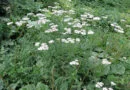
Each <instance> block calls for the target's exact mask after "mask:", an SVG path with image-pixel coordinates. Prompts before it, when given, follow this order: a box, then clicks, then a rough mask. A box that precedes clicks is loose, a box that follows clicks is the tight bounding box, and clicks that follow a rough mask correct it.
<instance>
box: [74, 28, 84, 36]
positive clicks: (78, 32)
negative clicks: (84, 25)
mask: <svg viewBox="0 0 130 90" xmlns="http://www.w3.org/2000/svg"><path fill="white" fill-rule="evenodd" d="M74 33H76V34H81V35H86V30H83V29H81V30H74Z"/></svg>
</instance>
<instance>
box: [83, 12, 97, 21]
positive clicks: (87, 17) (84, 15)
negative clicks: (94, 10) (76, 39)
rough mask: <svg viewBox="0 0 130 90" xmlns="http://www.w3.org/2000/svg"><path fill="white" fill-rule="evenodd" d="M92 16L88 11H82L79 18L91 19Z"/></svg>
mask: <svg viewBox="0 0 130 90" xmlns="http://www.w3.org/2000/svg"><path fill="white" fill-rule="evenodd" d="M93 17H94V15H92V14H90V13H84V14H83V15H81V20H86V19H92V18H93Z"/></svg>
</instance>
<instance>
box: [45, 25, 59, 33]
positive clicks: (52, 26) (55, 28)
mask: <svg viewBox="0 0 130 90" xmlns="http://www.w3.org/2000/svg"><path fill="white" fill-rule="evenodd" d="M50 27H51V28H50V29H48V30H46V31H45V33H52V32H57V31H58V29H57V27H58V25H55V24H54V23H51V24H50Z"/></svg>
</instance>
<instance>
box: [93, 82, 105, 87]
mask: <svg viewBox="0 0 130 90" xmlns="http://www.w3.org/2000/svg"><path fill="white" fill-rule="evenodd" d="M103 85H104V83H103V82H97V83H96V85H95V87H96V88H101V87H103Z"/></svg>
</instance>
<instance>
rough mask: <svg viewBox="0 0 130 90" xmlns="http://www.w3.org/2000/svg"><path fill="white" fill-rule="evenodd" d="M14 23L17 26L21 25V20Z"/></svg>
mask: <svg viewBox="0 0 130 90" xmlns="http://www.w3.org/2000/svg"><path fill="white" fill-rule="evenodd" d="M15 24H16V25H17V26H19V27H20V26H22V25H23V23H22V22H15Z"/></svg>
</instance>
